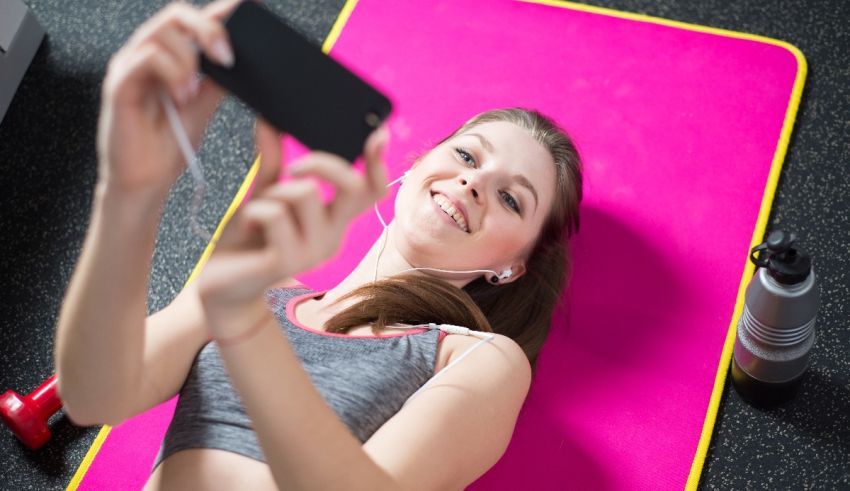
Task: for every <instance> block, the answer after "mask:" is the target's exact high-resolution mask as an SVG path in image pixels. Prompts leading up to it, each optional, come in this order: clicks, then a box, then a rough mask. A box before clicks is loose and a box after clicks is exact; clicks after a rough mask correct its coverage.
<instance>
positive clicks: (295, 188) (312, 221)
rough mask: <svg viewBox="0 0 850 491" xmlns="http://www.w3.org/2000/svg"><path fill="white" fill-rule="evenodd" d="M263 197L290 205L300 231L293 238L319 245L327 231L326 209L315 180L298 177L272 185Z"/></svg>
mask: <svg viewBox="0 0 850 491" xmlns="http://www.w3.org/2000/svg"><path fill="white" fill-rule="evenodd" d="M263 199H270V200H275V201H280V202H282V203H284V204H286V205H287V206H288V207H289V211H290V212H291V214H292V217H293V219H294V220H295V227H296V228H297V233H298V237H293V238H292V239H293V240H298V239H300V240H301V241H302V243H306V244H311V245H314V246H317V245H318V244H319V241H321V240H322V237H321V236H322V235H323V234H325V233H327V229H326V227H327V223H326V222H327V216H326V215H325V213H326V210H325V206H324V204H323V203H322V199H321V196H320V195H319V188H318V187H317V186H316V183H315V182H314V181H309V180H304V179H298V180H293V181H288V182H285V183H281V184H278V185H276V186H272V187H270V188H269V189H268V190H266V192H265V193H264V194H263ZM320 249H324V248H320Z"/></svg>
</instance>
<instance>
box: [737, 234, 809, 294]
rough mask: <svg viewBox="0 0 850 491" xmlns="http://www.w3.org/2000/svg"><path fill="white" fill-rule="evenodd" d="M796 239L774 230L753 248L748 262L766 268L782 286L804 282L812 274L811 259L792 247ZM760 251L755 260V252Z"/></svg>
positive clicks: (791, 235) (792, 235)
mask: <svg viewBox="0 0 850 491" xmlns="http://www.w3.org/2000/svg"><path fill="white" fill-rule="evenodd" d="M795 240H796V237H795V236H794V234H786V233H785V232H783V231H782V230H774V231H773V232H771V233H770V235H768V236H767V240H766V241H764V242H762V243H761V244H759V245H757V246H755V247H753V249H752V251H750V260H751V261H752V262H753V263H754V264H755V265H756V266H758V267H761V268H767V271H768V273H769V274H770V276H772V277H773V279H775V280H776V281H777V282H779V283H781V284H783V285H794V284H796V283H800V282H802V281H805V280H806V278H808V277H809V274H810V273H811V272H812V259H811V258H810V257H809V256H808V254H806V253H805V252H803V251H802V250H800V249H799V248H795V247H792V246H793V245H794V241H795ZM759 251H762V252H761V253H760V254H759V257H758V258H756V257H755V254H756V252H759Z"/></svg>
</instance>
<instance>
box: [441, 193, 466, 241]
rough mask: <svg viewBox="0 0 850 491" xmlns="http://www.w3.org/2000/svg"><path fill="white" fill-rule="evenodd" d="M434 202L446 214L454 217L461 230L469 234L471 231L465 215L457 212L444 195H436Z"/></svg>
mask: <svg viewBox="0 0 850 491" xmlns="http://www.w3.org/2000/svg"><path fill="white" fill-rule="evenodd" d="M434 201H435V202H436V203H437V204H438V205H439V206H440V208H442V209H443V211H445V212H446V214H447V215H449V216H450V217H452V218H453V219H454V221H456V222H457V224H458V225H460V228H461V229H463V231H464V232H469V229H468V228H467V226H466V220H464V219H463V214H462V213H461V212H460V211H458V210H457V208H455V207H454V205H452V202H451V201H449V200H448V199H446V197H445V196H443V195H442V194H435V195H434Z"/></svg>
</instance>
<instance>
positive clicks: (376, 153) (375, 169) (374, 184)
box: [363, 125, 390, 199]
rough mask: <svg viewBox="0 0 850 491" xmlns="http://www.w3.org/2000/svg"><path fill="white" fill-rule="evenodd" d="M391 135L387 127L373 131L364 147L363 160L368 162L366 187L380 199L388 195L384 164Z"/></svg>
mask: <svg viewBox="0 0 850 491" xmlns="http://www.w3.org/2000/svg"><path fill="white" fill-rule="evenodd" d="M389 138H390V133H389V129H388V128H387V126H386V125H382V126H381V127H380V128H378V129H377V130H375V131H373V132H372V134H370V135H369V138H367V139H366V143H365V144H364V145H363V158H364V160H365V161H366V185H367V187H368V188H369V191H370V193H371V194H372V195H373V196H375V197H376V199H380V198H381V197H383V196H384V195H385V194H386V193H387V168H386V165H385V164H384V152H385V151H386V148H387V144H388V143H389Z"/></svg>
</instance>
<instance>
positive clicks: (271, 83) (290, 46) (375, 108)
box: [201, 0, 392, 162]
mask: <svg viewBox="0 0 850 491" xmlns="http://www.w3.org/2000/svg"><path fill="white" fill-rule="evenodd" d="M224 26H225V28H226V29H227V32H228V34H229V35H230V44H231V46H232V47H233V55H234V64H233V66H232V67H230V68H226V67H224V66H222V65H219V64H217V63H216V62H214V61H212V60H210V59H208V58H206V57H205V56H204V55H203V54H201V71H203V72H204V73H205V74H206V75H207V76H209V77H210V78H212V79H213V80H215V81H216V82H217V83H218V84H219V85H221V86H222V87H223V88H225V89H227V90H228V91H230V92H231V93H232V94H234V95H235V96H237V97H238V98H240V99H241V100H242V101H243V102H245V104H247V105H248V106H249V107H251V108H252V109H254V110H255V111H257V112H258V113H259V114H260V115H262V117H263V118H264V119H266V121H268V122H269V123H271V124H272V125H274V126H275V127H277V128H278V129H279V130H280V131H283V132H285V133H289V134H291V135H292V136H294V137H295V138H297V139H298V140H299V141H300V142H301V143H302V144H304V145H305V146H307V147H309V148H311V149H313V150H323V151H326V152H331V153H334V154H337V155H339V156H341V157H342V158H344V159H346V160H348V161H349V162H354V160H355V159H356V158H357V157H358V156H359V155H360V154H361V153H362V152H363V144H364V143H365V141H366V138H367V137H368V136H369V134H370V133H371V132H372V131H373V130H375V129H376V128H377V127H378V126H380V125H381V123H382V122H383V121H384V120H385V119H386V118H387V117H388V116H389V114H390V111H391V110H392V105H391V103H390V101H389V99H388V98H387V97H386V96H384V95H383V94H381V93H380V92H379V91H378V90H377V89H375V88H374V87H372V86H371V85H369V84H368V83H366V82H365V81H364V80H362V79H361V78H360V77H358V76H357V75H355V74H354V73H353V72H351V71H350V70H349V69H348V68H346V67H344V66H343V65H341V64H340V63H338V62H337V61H336V60H334V59H333V58H331V57H330V56H328V55H326V54H325V53H324V52H323V51H322V50H321V48H319V47H318V46H316V45H314V44H312V43H311V42H310V41H309V40H308V39H306V38H305V37H304V36H303V35H301V34H300V33H299V32H298V31H296V30H295V29H293V28H292V27H290V26H289V25H287V24H286V22H285V21H284V20H283V19H281V18H280V17H278V16H277V15H275V14H274V13H273V12H271V11H270V10H268V9H267V8H266V7H264V6H262V5H260V4H258V3H257V2H255V1H252V0H246V1H243V2H242V3H240V4H239V5H238V6H237V7H236V9H235V10H234V11H233V12H232V13H231V14H230V16H229V17H228V18H227V20H226V21H225V23H224Z"/></svg>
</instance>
